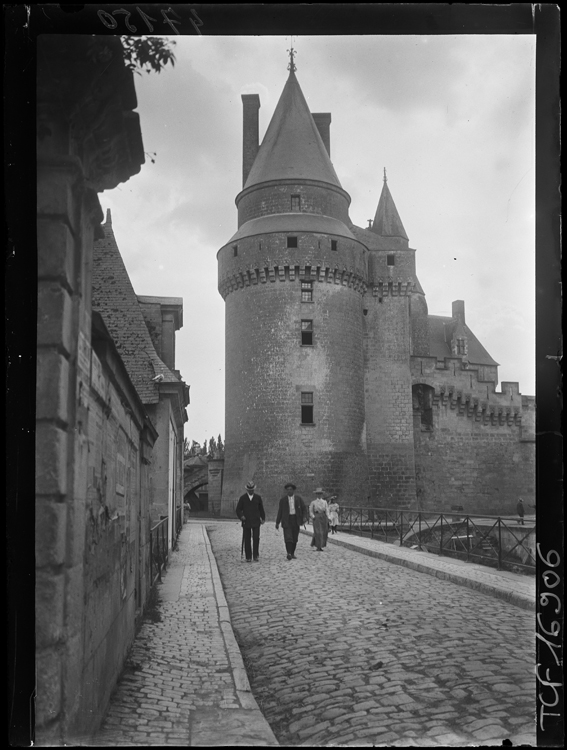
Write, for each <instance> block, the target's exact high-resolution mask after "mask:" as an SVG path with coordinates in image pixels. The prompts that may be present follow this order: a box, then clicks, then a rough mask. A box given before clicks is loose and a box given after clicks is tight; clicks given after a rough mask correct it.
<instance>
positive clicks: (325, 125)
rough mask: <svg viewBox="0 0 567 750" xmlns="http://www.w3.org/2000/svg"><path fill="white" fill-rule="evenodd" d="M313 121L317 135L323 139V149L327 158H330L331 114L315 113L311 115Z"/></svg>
mask: <svg viewBox="0 0 567 750" xmlns="http://www.w3.org/2000/svg"><path fill="white" fill-rule="evenodd" d="M311 116H312V117H313V119H314V120H315V125H316V126H317V130H318V131H319V135H320V136H321V138H322V139H323V143H324V144H325V148H326V149H327V153H328V154H329V157H330V156H331V113H330V112H317V113H312V115H311Z"/></svg>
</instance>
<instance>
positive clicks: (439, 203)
mask: <svg viewBox="0 0 567 750" xmlns="http://www.w3.org/2000/svg"><path fill="white" fill-rule="evenodd" d="M175 41H176V46H175V55H176V58H177V59H176V63H175V67H173V68H172V67H171V66H168V67H167V68H166V69H165V70H164V71H162V72H161V73H160V74H159V75H158V74H155V73H153V74H150V75H147V74H143V75H142V76H138V75H137V76H135V78H136V81H135V83H136V90H137V93H138V112H139V114H140V119H141V127H142V135H143V139H144V148H145V151H146V154H147V156H146V160H147V161H146V164H145V165H144V166H143V167H142V171H141V172H140V174H138V175H136V176H134V177H133V178H131V179H130V180H129V181H128V182H126V183H124V184H122V185H120V186H119V187H118V188H116V189H115V190H112V191H107V192H104V193H102V195H101V196H100V198H101V204H102V206H103V208H104V209H105V210H106V209H107V208H110V209H111V211H112V223H113V229H114V233H115V236H116V239H117V242H118V246H119V248H120V251H121V253H122V257H123V258H124V261H125V263H126V267H127V269H128V272H129V274H130V278H131V280H132V283H133V285H134V289H135V290H136V293H137V294H145V295H159V296H170V297H182V298H183V302H184V311H183V317H184V325H183V328H182V329H181V330H180V331H178V333H177V339H176V347H177V351H176V360H177V368H178V369H179V370H180V371H181V374H182V376H183V379H184V380H185V382H187V383H188V384H189V385H190V386H191V404H190V406H189V407H188V415H189V422H188V423H187V425H186V426H185V436H186V437H187V438H189V440H197V441H198V442H202V441H203V439H205V438H206V439H209V438H210V437H211V436H214V437H215V438H216V437H217V436H218V434H219V433H220V434H222V436H223V439H224V302H223V300H222V297H221V296H220V295H219V293H218V291H217V260H216V253H217V251H218V250H219V248H220V247H222V245H224V244H225V243H226V242H227V241H228V240H229V239H230V237H231V236H232V234H233V233H234V232H235V231H236V228H237V214H236V207H235V203H234V199H235V197H236V195H237V193H238V192H239V191H240V190H241V188H242V104H241V99H240V96H241V94H245V93H258V94H259V95H260V102H261V109H260V139H262V137H263V135H264V133H265V131H266V128H267V126H268V123H269V121H270V118H271V115H272V114H273V111H274V108H275V105H276V103H277V101H278V99H279V97H280V94H281V92H282V89H283V87H284V85H285V82H286V80H287V76H288V71H287V64H288V61H289V59H288V54H287V50H288V49H289V47H290V37H289V36H288V37H279V36H263V37H253V36H249V37H242V36H240V37H218V36H216V37H206V36H187V37H180V36H177V37H175ZM293 45H294V48H295V49H296V51H297V55H296V60H295V62H296V65H297V73H296V75H297V79H298V81H299V84H300V86H301V88H302V91H303V94H304V95H305V98H306V100H307V102H308V104H309V107H310V109H311V111H312V112H331V114H332V123H331V160H332V162H333V166H334V167H335V171H336V173H337V175H338V177H339V180H340V181H341V184H342V186H343V188H344V189H345V190H346V191H347V192H348V193H349V194H350V196H351V198H352V203H351V205H350V217H351V220H352V221H353V222H354V223H355V224H357V225H358V226H362V227H365V226H367V220H368V219H370V218H372V217H373V216H374V213H375V211H376V206H377V204H378V199H379V196H380V191H381V188H382V176H383V169H384V167H386V169H387V175H388V186H389V188H390V191H391V193H392V196H393V198H394V201H395V203H396V206H397V208H398V212H399V214H400V217H401V219H402V222H403V224H404V227H405V229H406V232H407V234H408V236H409V240H410V247H412V248H415V249H416V250H417V254H416V265H417V275H418V278H419V280H420V282H421V285H422V286H423V289H424V291H425V294H426V299H427V304H428V307H429V312H430V314H437V315H450V314H451V302H452V301H453V300H456V299H463V300H464V301H465V312H466V321H467V325H468V326H469V327H470V328H471V330H472V331H473V332H474V333H475V334H476V336H477V337H478V338H479V339H480V341H481V343H482V344H483V345H484V347H485V348H486V349H487V350H488V352H489V354H490V355H491V356H492V357H494V359H495V360H496V361H497V362H499V363H500V368H499V375H500V381H503V380H513V381H519V384H520V392H521V393H523V394H526V395H534V394H535V364H534V349H535V289H534V287H535V281H534V263H535V250H534V233H535V197H534V194H535V190H534V180H535V173H534V168H535V156H534V144H535V141H534V138H535V103H534V99H535V36H528V35H505V36H504V35H503V36H498V35H474V36H473V35H461V36H356V37H348V36H342V37H340V36H332V37H324V36H318V37H306V36H300V37H294V41H293ZM154 154H155V156H154ZM150 155H151V158H153V159H155V163H152V162H151V161H150Z"/></svg>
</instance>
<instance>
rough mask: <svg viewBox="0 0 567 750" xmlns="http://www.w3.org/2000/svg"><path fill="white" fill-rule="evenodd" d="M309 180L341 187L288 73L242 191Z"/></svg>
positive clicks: (303, 99)
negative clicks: (271, 183)
mask: <svg viewBox="0 0 567 750" xmlns="http://www.w3.org/2000/svg"><path fill="white" fill-rule="evenodd" d="M281 179H309V180H319V181H321V182H328V183H330V184H332V185H336V186H337V187H341V183H340V182H339V178H338V177H337V174H336V172H335V169H334V167H333V165H332V164H331V160H330V158H329V154H328V153H327V149H326V148H325V144H324V143H323V140H322V138H321V136H320V134H319V131H318V129H317V126H316V124H315V120H314V119H313V116H312V114H311V112H310V111H309V107H308V106H307V102H306V101H305V97H304V96H303V92H302V91H301V88H300V86H299V83H298V81H297V78H296V77H295V73H294V72H293V71H291V72H290V75H289V78H288V79H287V83H286V85H285V87H284V90H283V91H282V95H281V96H280V100H279V102H278V103H277V105H276V109H275V111H274V114H273V116H272V119H271V121H270V124H269V125H268V129H267V130H266V134H265V136H264V140H263V141H262V145H261V146H260V148H259V150H258V154H257V155H256V159H255V160H254V164H253V165H252V169H251V170H250V173H249V175H248V179H247V180H246V184H245V185H244V188H248V187H250V186H251V185H257V184H259V183H261V182H268V181H269V180H281Z"/></svg>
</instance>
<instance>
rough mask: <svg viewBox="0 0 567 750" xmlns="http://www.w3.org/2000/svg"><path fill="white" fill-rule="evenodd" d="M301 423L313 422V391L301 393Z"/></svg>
mask: <svg viewBox="0 0 567 750" xmlns="http://www.w3.org/2000/svg"><path fill="white" fill-rule="evenodd" d="M301 424H313V393H306V392H303V393H302V394H301Z"/></svg>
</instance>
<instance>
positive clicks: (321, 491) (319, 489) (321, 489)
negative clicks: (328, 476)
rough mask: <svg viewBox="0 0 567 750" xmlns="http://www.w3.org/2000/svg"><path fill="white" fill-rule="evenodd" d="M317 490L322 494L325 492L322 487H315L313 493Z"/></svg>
mask: <svg viewBox="0 0 567 750" xmlns="http://www.w3.org/2000/svg"><path fill="white" fill-rule="evenodd" d="M318 492H320V493H321V494H322V495H324V494H325V490H324V489H323V488H322V487H317V489H316V490H313V494H314V495H316V494H317V493H318Z"/></svg>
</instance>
